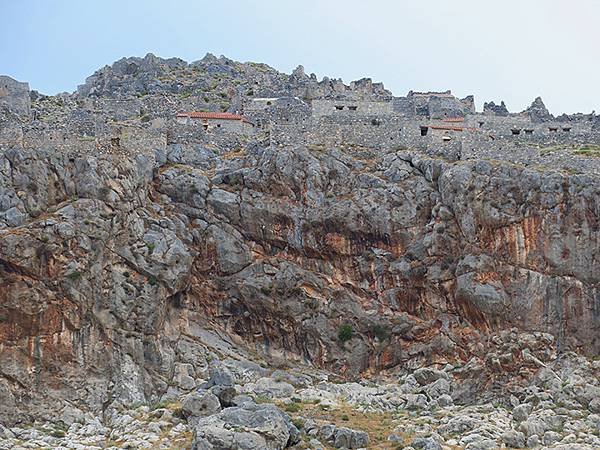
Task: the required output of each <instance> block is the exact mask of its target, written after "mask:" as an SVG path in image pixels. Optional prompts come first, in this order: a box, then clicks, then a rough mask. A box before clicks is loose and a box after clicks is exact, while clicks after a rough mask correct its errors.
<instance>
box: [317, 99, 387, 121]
mask: <svg viewBox="0 0 600 450" xmlns="http://www.w3.org/2000/svg"><path fill="white" fill-rule="evenodd" d="M339 108H342V109H339ZM351 114H354V115H357V116H359V115H362V116H383V115H391V114H392V103H391V102H365V101H349V100H313V101H312V115H313V116H315V117H321V116H331V115H336V116H338V115H351Z"/></svg>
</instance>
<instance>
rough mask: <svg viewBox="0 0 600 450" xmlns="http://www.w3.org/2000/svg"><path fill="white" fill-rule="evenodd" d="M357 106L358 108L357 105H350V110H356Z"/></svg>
mask: <svg viewBox="0 0 600 450" xmlns="http://www.w3.org/2000/svg"><path fill="white" fill-rule="evenodd" d="M356 108H357V107H356V106H348V109H349V110H350V111H356Z"/></svg>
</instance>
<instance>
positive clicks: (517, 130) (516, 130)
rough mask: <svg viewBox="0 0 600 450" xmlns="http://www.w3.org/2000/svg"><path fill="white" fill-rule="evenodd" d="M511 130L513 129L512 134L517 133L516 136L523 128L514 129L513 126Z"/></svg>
mask: <svg viewBox="0 0 600 450" xmlns="http://www.w3.org/2000/svg"><path fill="white" fill-rule="evenodd" d="M510 131H511V133H512V134H514V135H516V136H518V135H519V134H521V130H519V129H514V128H513V129H512V130H510Z"/></svg>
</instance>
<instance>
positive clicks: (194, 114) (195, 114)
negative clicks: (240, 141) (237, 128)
mask: <svg viewBox="0 0 600 450" xmlns="http://www.w3.org/2000/svg"><path fill="white" fill-rule="evenodd" d="M177 117H189V118H191V119H221V120H244V118H243V117H242V116H240V115H238V114H232V113H224V112H200V111H190V112H180V113H179V114H177Z"/></svg>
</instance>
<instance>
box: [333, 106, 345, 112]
mask: <svg viewBox="0 0 600 450" xmlns="http://www.w3.org/2000/svg"><path fill="white" fill-rule="evenodd" d="M335 109H337V110H338V111H341V110H342V109H344V107H343V106H336V107H335Z"/></svg>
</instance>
